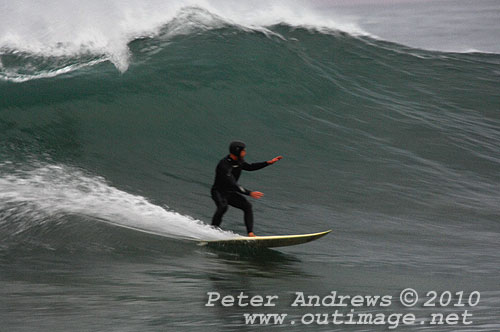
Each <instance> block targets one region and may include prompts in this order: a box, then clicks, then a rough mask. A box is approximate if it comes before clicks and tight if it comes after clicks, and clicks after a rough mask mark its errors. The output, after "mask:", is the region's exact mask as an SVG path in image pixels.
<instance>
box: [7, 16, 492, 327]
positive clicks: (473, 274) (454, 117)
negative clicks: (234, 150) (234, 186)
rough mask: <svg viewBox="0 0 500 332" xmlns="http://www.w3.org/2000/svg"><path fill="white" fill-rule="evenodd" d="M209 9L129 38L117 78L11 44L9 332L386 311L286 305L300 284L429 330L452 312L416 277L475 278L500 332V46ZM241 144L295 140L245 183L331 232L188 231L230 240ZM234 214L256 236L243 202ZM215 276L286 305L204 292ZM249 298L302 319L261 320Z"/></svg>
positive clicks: (267, 151)
mask: <svg viewBox="0 0 500 332" xmlns="http://www.w3.org/2000/svg"><path fill="white" fill-rule="evenodd" d="M191 14H192V15H193V18H192V21H191V22H194V23H199V21H197V17H198V16H197V15H201V14H203V15H206V13H204V12H201V14H200V12H198V10H193V13H191ZM194 23H193V26H194V27H193V28H192V29H191V30H190V31H189V33H186V34H179V35H174V36H172V33H171V32H172V31H173V29H174V28H175V22H174V23H170V25H166V26H165V27H163V28H162V30H161V31H160V33H159V34H157V35H154V36H143V37H141V38H136V39H134V40H132V41H131V42H130V43H129V44H128V47H129V50H130V54H129V56H130V63H129V65H128V69H127V70H126V71H123V72H120V71H117V70H116V68H115V65H113V63H112V61H107V59H106V58H104V57H103V56H100V55H95V54H84V55H78V56H67V57H45V56H40V55H33V54H29V53H25V52H16V51H13V50H8V49H5V50H3V51H2V53H1V64H2V66H0V96H1V97H0V266H1V268H0V284H1V285H2V287H1V291H0V296H1V297H2V302H1V304H0V330H1V331H34V330H36V331H67V330H78V331H198V330H199V331H202V330H203V331H233V330H268V329H269V330H271V329H273V330H274V329H283V328H286V329H290V330H296V331H304V330H308V329H310V330H313V329H314V330H318V331H331V330H339V331H343V330H345V329H353V330H364V331H371V330H374V329H381V330H382V329H386V328H387V326H388V325H387V324H385V325H381V326H366V325H364V326H363V325H360V326H348V327H346V326H342V325H340V326H334V325H332V324H330V325H317V324H312V325H304V324H299V321H300V317H302V316H303V315H304V314H306V313H310V312H313V313H331V312H332V308H325V307H320V308H310V307H291V306H290V303H291V302H292V300H293V298H294V294H295V292H296V291H302V292H305V293H307V294H316V295H321V296H325V295H328V294H329V293H330V292H331V291H337V292H339V293H342V294H349V295H352V296H354V295H357V294H362V295H363V294H372V295H381V296H382V295H386V294H387V295H392V296H394V299H395V300H394V305H392V306H390V307H388V308H384V307H377V308H371V309H372V310H375V312H383V313H391V312H404V313H405V312H413V313H415V314H416V316H417V317H419V318H421V320H420V321H418V324H415V325H412V326H410V327H400V328H401V329H408V330H424V329H430V330H433V328H432V327H429V324H428V320H426V319H425V317H428V314H429V313H430V312H432V310H431V309H434V311H436V308H425V307H422V306H421V305H418V306H416V307H414V308H412V310H413V311H410V309H408V308H405V307H403V306H401V305H399V306H398V305H397V301H396V299H397V298H398V294H399V293H400V291H401V290H403V289H405V288H408V287H411V288H414V289H416V290H417V291H418V292H419V294H420V295H421V298H422V299H427V298H428V297H427V298H426V296H425V293H426V292H428V291H436V292H444V291H450V292H452V293H453V294H455V293H456V292H459V291H464V292H465V293H466V294H470V293H471V292H473V291H479V292H480V293H481V300H480V302H479V305H477V306H474V307H471V308H469V309H470V312H472V313H473V318H472V320H473V322H474V323H473V325H472V328H471V330H475V331H494V330H498V318H499V316H498V310H497V309H498V307H499V305H500V301H499V295H500V289H499V287H498V273H499V263H500V255H499V252H500V250H499V249H500V245H499V243H500V242H499V241H498V239H499V231H500V225H499V216H500V210H499V206H500V204H499V202H500V190H499V188H500V187H499V184H500V172H499V170H500V147H499V146H500V144H499V143H500V115H499V107H500V95H499V93H498V91H500V70H499V65H500V56H499V55H498V54H487V53H480V52H476V53H445V52H435V51H426V50H419V49H413V48H409V47H406V46H402V45H399V44H395V43H391V42H386V41H382V40H377V39H373V38H371V37H368V36H355V35H353V34H348V33H344V32H340V31H336V30H321V29H320V30H318V29H312V28H311V29H308V28H307V29H306V28H303V27H296V26H291V25H286V24H280V25H273V26H270V27H268V28H267V29H266V30H262V29H253V30H252V29H247V28H242V27H240V26H238V25H234V24H229V23H224V24H219V25H217V26H216V27H211V28H209V29H208V28H206V27H203V26H201V25H200V24H194ZM65 71H67V72H65ZM234 139H239V140H243V141H244V142H246V144H247V147H248V148H247V152H248V154H247V157H246V159H247V160H248V161H263V160H268V159H271V158H272V157H274V156H276V155H283V156H284V159H283V160H282V161H280V162H279V163H277V164H275V165H273V166H272V167H268V168H266V169H264V170H262V171H259V172H254V173H245V174H243V176H242V178H241V180H240V182H241V183H242V184H243V185H244V186H245V187H247V188H250V189H251V190H259V191H262V192H264V194H265V196H264V198H263V199H262V200H259V201H252V203H253V207H254V213H255V218H256V224H255V232H256V233H257V234H259V235H274V234H299V233H307V232H316V231H322V230H327V229H333V233H331V234H330V235H328V236H327V237H325V238H322V239H321V240H318V241H316V242H313V243H310V244H307V245H303V246H297V247H291V248H285V249H280V250H268V251H257V252H253V251H250V252H247V251H243V252H225V251H220V250H215V251H214V250H210V249H206V248H203V247H198V246H197V245H196V243H195V242H193V241H191V240H193V239H194V240H197V239H219V238H221V239H222V238H226V237H229V236H233V235H234V234H231V233H227V232H219V231H215V230H212V229H210V228H209V227H207V226H206V225H204V224H209V223H210V219H211V216H212V213H213V212H214V208H215V206H214V204H213V202H212V201H211V199H210V195H209V191H210V187H211V185H212V181H213V177H214V169H215V166H216V164H217V162H218V160H219V159H220V158H222V157H224V156H225V155H226V154H227V146H228V144H229V142H230V141H231V140H234ZM222 226H223V228H224V229H225V230H228V231H231V232H234V233H238V234H243V232H244V224H243V221H242V215H241V212H240V211H235V210H234V209H233V210H230V211H229V212H228V213H227V214H226V216H225V218H224V222H223V224H222ZM207 292H220V293H221V294H223V295H224V294H227V295H238V294H239V293H240V292H245V293H248V294H252V295H255V294H260V295H278V296H279V301H278V305H277V308H264V310H262V308H251V310H250V309H248V308H238V307H222V306H215V307H206V306H205V303H206V301H207ZM420 303H421V302H420ZM348 309H350V308H348ZM364 309H366V310H370V308H364ZM439 310H441V311H442V312H445V313H455V312H463V310H464V309H463V308H461V307H460V308H457V307H450V306H447V307H446V306H445V307H444V308H440V309H439ZM246 312H254V313H259V312H270V313H272V312H285V313H288V314H289V318H294V319H296V320H297V324H292V323H290V320H289V321H288V323H287V324H285V325H284V326H273V325H265V326H250V325H248V324H245V321H244V319H243V314H244V313H246ZM346 312H348V310H347V311H346ZM420 322H422V324H420ZM455 328H457V327H456V326H453V325H444V326H439V330H440V331H452V330H455Z"/></svg>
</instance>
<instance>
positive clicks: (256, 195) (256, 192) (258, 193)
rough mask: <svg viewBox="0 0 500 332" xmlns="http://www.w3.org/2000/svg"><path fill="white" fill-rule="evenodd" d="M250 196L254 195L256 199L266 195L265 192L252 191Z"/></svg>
mask: <svg viewBox="0 0 500 332" xmlns="http://www.w3.org/2000/svg"><path fill="white" fill-rule="evenodd" d="M250 196H252V197H253V198H255V199H259V198H261V197H262V196H264V194H263V193H261V192H260V191H252V192H251V193H250Z"/></svg>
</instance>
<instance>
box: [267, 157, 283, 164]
mask: <svg viewBox="0 0 500 332" xmlns="http://www.w3.org/2000/svg"><path fill="white" fill-rule="evenodd" d="M281 159H283V157H282V156H277V157H276V158H273V159H271V160H269V161H268V162H267V163H268V164H270V165H272V164H274V163H275V162H277V161H278V160H281Z"/></svg>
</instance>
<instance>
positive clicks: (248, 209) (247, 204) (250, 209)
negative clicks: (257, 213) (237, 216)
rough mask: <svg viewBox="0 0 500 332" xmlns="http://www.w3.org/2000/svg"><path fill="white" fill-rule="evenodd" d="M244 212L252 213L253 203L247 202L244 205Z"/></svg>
mask: <svg viewBox="0 0 500 332" xmlns="http://www.w3.org/2000/svg"><path fill="white" fill-rule="evenodd" d="M243 210H245V211H250V212H252V203H250V202H249V201H246V202H245V204H243Z"/></svg>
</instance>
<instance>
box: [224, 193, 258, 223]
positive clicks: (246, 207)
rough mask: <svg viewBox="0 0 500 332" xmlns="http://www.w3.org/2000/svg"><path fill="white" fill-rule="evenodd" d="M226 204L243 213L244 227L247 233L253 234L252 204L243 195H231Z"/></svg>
mask: <svg viewBox="0 0 500 332" xmlns="http://www.w3.org/2000/svg"><path fill="white" fill-rule="evenodd" d="M228 203H229V205H231V206H234V207H235V208H238V209H240V210H243V212H245V226H246V227H247V233H250V232H253V212H252V204H250V202H249V201H247V199H246V198H245V197H243V195H240V194H236V193H233V194H231V195H230V196H229V197H228Z"/></svg>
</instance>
